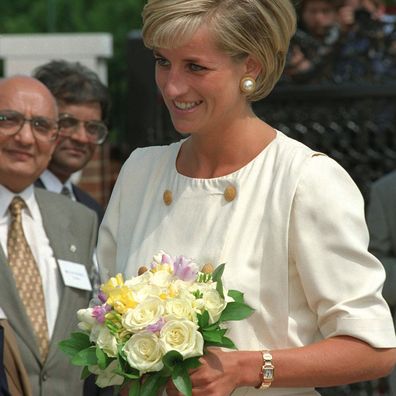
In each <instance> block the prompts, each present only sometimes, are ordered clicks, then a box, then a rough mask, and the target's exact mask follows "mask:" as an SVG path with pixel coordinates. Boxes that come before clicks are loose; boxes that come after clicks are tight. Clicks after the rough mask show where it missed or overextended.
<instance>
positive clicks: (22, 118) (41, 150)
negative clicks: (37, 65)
mask: <svg viewBox="0 0 396 396" xmlns="http://www.w3.org/2000/svg"><path fill="white" fill-rule="evenodd" d="M32 119H34V122H32V121H31V120H32ZM57 119H58V110H57V105H56V102H55V99H54V97H53V96H52V94H51V93H50V91H49V90H48V89H47V88H46V87H45V85H43V84H42V83H41V82H40V81H38V80H36V79H34V78H32V77H27V76H14V77H9V78H5V79H2V80H0V184H2V185H3V186H5V187H6V188H8V189H9V190H11V191H13V192H20V191H22V190H24V189H25V188H26V187H28V186H29V185H30V184H32V183H34V181H35V180H36V179H37V178H38V176H39V175H40V174H41V173H42V172H43V171H44V169H45V168H46V167H47V165H48V162H49V160H50V159H51V155H52V153H53V151H54V148H55V144H56V141H55V140H54V139H53V137H56V135H54V134H53V133H50V134H48V137H47V134H46V132H45V133H44V134H43V131H44V129H45V128H47V125H51V126H52V125H53V128H52V127H51V126H50V128H51V129H50V131H54V132H55V133H56V121H57ZM41 128H43V130H42V129H41ZM51 136H52V138H51Z"/></svg>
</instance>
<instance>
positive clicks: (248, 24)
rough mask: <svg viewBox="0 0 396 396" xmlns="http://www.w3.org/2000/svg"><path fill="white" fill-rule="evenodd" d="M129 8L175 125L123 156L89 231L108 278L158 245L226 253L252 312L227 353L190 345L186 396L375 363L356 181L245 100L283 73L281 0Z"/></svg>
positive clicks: (389, 336)
mask: <svg viewBox="0 0 396 396" xmlns="http://www.w3.org/2000/svg"><path fill="white" fill-rule="evenodd" d="M143 17H144V28H143V38H144V41H145V44H146V45H147V46H148V47H149V48H152V49H153V51H154V56H155V58H156V82H157V85H158V87H159V89H160V91H161V93H162V96H163V98H164V101H165V103H166V105H167V107H168V109H169V112H170V114H171V117H172V121H173V124H174V126H175V128H176V129H177V130H178V131H179V132H181V133H189V134H190V137H188V138H187V139H184V140H182V141H180V142H178V143H175V144H171V145H170V146H166V147H150V148H144V149H138V150H136V151H134V152H133V153H132V155H131V156H130V158H129V160H128V161H127V162H126V164H125V165H124V167H123V169H122V171H121V173H120V175H119V178H118V181H117V183H116V186H115V188H114V192H113V194H112V198H111V201H110V203H109V206H108V209H107V213H106V215H105V219H104V222H103V223H102V226H101V231H100V239H99V248H98V249H99V258H100V263H101V265H102V267H105V269H106V271H107V275H114V274H116V273H117V272H123V273H125V275H126V276H133V275H136V273H137V270H138V268H139V267H140V266H141V265H143V264H147V263H149V262H150V260H151V257H152V255H153V254H155V253H156V252H157V251H158V250H159V249H163V250H164V251H166V252H167V253H169V254H171V255H178V254H183V255H186V256H189V257H193V258H194V259H195V260H196V262H200V263H202V264H204V263H208V262H210V263H212V264H213V265H216V264H219V263H222V262H225V263H226V269H225V273H224V278H223V279H224V282H225V284H226V285H227V287H228V288H231V289H233V288H234V289H239V290H242V291H243V292H244V293H245V300H246V302H247V303H248V304H249V305H251V306H252V307H254V308H255V313H254V314H253V315H252V316H251V317H250V318H248V319H247V320H244V321H240V322H235V323H233V324H232V326H231V331H230V338H232V339H233V340H234V341H235V343H236V344H237V346H238V349H239V351H232V352H228V351H222V350H220V349H216V348H214V349H211V351H210V353H208V354H206V355H205V356H204V357H203V358H202V362H203V364H202V366H201V367H200V368H198V369H197V370H195V371H194V372H193V373H192V374H191V379H192V383H193V395H194V396H201V395H202V396H203V395H205V396H207V395H220V396H225V395H230V394H231V393H232V394H233V395H259V394H262V393H264V392H266V394H268V395H297V394H298V395H315V394H316V392H315V391H314V389H313V387H316V386H331V385H335V384H343V383H348V382H355V381H360V380H363V379H369V378H375V377H378V376H384V375H386V374H387V373H388V372H389V371H390V369H391V368H392V367H393V365H394V363H395V350H394V349H392V348H394V347H395V334H394V329H393V324H392V319H391V316H390V313H389V309H388V307H387V305H386V303H385V302H384V300H383V298H382V296H381V287H382V283H383V281H384V271H383V269H382V267H381V265H380V263H379V262H378V261H377V260H376V259H375V258H374V257H373V256H371V255H370V254H369V253H368V252H367V243H368V237H367V230H366V225H365V223H364V212H363V201H362V198H361V196H360V194H359V192H358V189H357V188H356V186H355V185H354V184H353V182H352V181H351V179H350V178H349V176H348V175H347V174H346V172H345V171H344V170H343V169H342V168H340V166H339V165H337V164H336V163H335V162H334V161H332V160H331V159H329V158H328V157H326V156H324V155H321V154H319V153H315V152H313V151H312V150H310V149H309V148H307V147H306V146H304V145H302V144H300V143H298V142H296V141H294V140H292V139H290V138H288V137H286V136H285V135H284V134H282V132H280V131H276V130H274V129H273V128H272V127H271V126H270V125H268V124H266V123H265V122H263V121H262V120H260V119H258V118H257V117H256V116H255V114H254V113H253V111H252V108H251V102H252V101H254V100H258V99H261V98H263V97H265V96H266V95H268V94H269V92H270V91H271V89H272V88H273V86H274V84H275V83H276V81H277V80H278V78H279V76H280V74H281V72H282V69H283V66H284V62H285V56H286V53H287V49H288V44H289V40H290V37H291V36H292V35H293V32H294V29H295V14H294V9H293V7H292V5H291V3H290V2H289V1H288V0H149V1H148V3H147V5H146V7H145V9H144V12H143ZM263 351H270V352H265V353H263ZM263 367H264V368H265V369H264V370H263V369H262V368H263ZM273 367H274V368H275V369H274V370H273V369H272V368H273ZM241 368H243V369H241ZM267 368H268V370H267ZM263 374H264V376H263ZM167 393H168V395H171V396H174V395H179V393H177V391H176V390H175V388H174V387H173V386H172V384H169V385H168V387H167Z"/></svg>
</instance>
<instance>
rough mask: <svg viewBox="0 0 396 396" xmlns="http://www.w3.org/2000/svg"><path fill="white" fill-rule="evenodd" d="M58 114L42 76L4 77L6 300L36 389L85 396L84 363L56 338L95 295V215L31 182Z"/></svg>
mask: <svg viewBox="0 0 396 396" xmlns="http://www.w3.org/2000/svg"><path fill="white" fill-rule="evenodd" d="M57 120H58V111H57V105H56V102H55V100H54V98H53V96H52V95H51V93H50V92H49V90H48V89H47V88H46V87H45V86H44V85H43V84H42V83H40V82H39V81H37V80H35V79H33V78H31V77H26V76H15V77H10V78H8V79H4V80H0V274H1V276H0V302H1V308H2V310H3V313H4V318H6V319H7V321H8V323H9V325H10V326H11V328H12V330H13V332H14V333H15V336H16V339H17V342H16V345H17V346H18V347H19V351H20V355H21V357H22V360H23V363H24V365H25V368H26V371H27V374H28V377H29V381H30V384H31V387H32V393H33V395H41V396H63V395H69V394H71V395H73V396H81V395H82V392H83V383H82V381H81V380H80V371H81V370H80V369H79V368H77V367H76V368H75V367H72V366H71V365H70V363H69V358H68V357H67V356H66V355H64V354H63V353H62V352H61V351H60V350H59V348H58V343H59V341H60V340H62V339H65V338H67V337H68V336H69V335H70V333H71V332H72V331H75V330H76V329H77V317H76V311H77V310H78V309H79V308H82V307H85V306H87V304H88V303H89V300H90V296H91V291H90V290H91V285H90V282H89V278H88V273H90V272H91V270H92V267H93V266H94V265H93V260H92V258H93V253H94V246H95V243H96V237H97V216H96V215H95V213H94V212H92V211H91V210H89V209H87V208H86V207H84V206H83V205H80V204H78V203H76V202H73V201H72V200H70V199H69V198H66V197H64V196H62V195H60V194H54V193H52V192H49V191H45V190H43V189H40V188H35V187H34V185H33V183H34V181H35V180H36V179H37V177H38V176H39V175H40V174H41V173H42V172H43V170H44V169H45V168H46V167H47V164H48V162H49V160H50V158H51V155H52V153H53V151H54V149H55V145H56V140H57V138H58V133H59V125H58V121H57ZM8 385H9V386H10V383H9V384H8ZM13 394H17V393H15V392H14V393H13ZM18 394H19V393H18Z"/></svg>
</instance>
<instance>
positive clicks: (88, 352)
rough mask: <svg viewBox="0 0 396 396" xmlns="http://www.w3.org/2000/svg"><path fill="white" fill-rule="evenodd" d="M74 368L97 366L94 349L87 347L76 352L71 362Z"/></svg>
mask: <svg viewBox="0 0 396 396" xmlns="http://www.w3.org/2000/svg"><path fill="white" fill-rule="evenodd" d="M71 363H72V364H74V365H75V366H93V365H97V364H98V358H97V357H96V348H95V347H89V348H86V349H83V350H82V351H80V352H78V353H77V354H76V355H74V357H73V358H72V360H71Z"/></svg>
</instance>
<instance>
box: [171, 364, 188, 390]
mask: <svg viewBox="0 0 396 396" xmlns="http://www.w3.org/2000/svg"><path fill="white" fill-rule="evenodd" d="M172 381H173V383H174V384H175V386H176V388H177V389H178V391H179V392H181V393H182V394H183V395H184V396H192V384H191V379H190V376H189V375H188V371H187V369H186V367H184V366H182V367H181V369H180V370H179V373H178V374H173V375H172Z"/></svg>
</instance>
